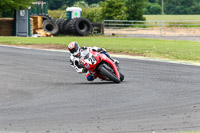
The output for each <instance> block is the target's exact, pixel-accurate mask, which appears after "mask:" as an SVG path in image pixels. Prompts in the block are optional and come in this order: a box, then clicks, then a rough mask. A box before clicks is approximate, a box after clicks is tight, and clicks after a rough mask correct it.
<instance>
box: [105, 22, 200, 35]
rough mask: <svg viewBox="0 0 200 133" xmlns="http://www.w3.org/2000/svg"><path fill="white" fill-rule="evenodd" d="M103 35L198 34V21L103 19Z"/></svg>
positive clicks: (199, 27)
mask: <svg viewBox="0 0 200 133" xmlns="http://www.w3.org/2000/svg"><path fill="white" fill-rule="evenodd" d="M103 26H104V34H105V35H113V34H114V35H126V36H194V37H195V36H196V37H199V36H200V21H128V20H104V21H103Z"/></svg>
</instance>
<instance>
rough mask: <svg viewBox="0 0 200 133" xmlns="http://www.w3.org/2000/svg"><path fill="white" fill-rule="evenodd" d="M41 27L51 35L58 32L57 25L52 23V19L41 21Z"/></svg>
mask: <svg viewBox="0 0 200 133" xmlns="http://www.w3.org/2000/svg"><path fill="white" fill-rule="evenodd" d="M43 29H44V30H45V31H47V32H49V33H51V34H52V35H56V34H57V33H58V30H59V29H58V25H57V24H56V23H54V22H53V21H52V20H45V21H44V22H43Z"/></svg>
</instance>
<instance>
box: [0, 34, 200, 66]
mask: <svg viewBox="0 0 200 133" xmlns="http://www.w3.org/2000/svg"><path fill="white" fill-rule="evenodd" d="M71 41H77V42H78V43H79V44H80V46H97V47H103V48H105V49H106V50H107V51H108V52H115V53H121V54H131V55H142V56H146V57H159V58H166V59H177V60H185V61H194V62H200V52H199V51H200V42H195V41H180V40H158V39H141V38H113V37H71V36H65V37H53V38H42V37H41V38H30V37H0V43H1V44H8V45H45V44H48V45H60V46H64V47H67V45H68V43H70V42H71Z"/></svg>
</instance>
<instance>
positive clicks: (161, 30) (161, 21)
mask: <svg viewBox="0 0 200 133" xmlns="http://www.w3.org/2000/svg"><path fill="white" fill-rule="evenodd" d="M160 36H162V21H160Z"/></svg>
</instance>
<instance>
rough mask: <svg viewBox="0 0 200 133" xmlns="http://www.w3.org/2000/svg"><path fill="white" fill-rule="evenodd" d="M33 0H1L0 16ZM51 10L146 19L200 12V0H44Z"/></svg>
mask: <svg viewBox="0 0 200 133" xmlns="http://www.w3.org/2000/svg"><path fill="white" fill-rule="evenodd" d="M32 1H41V0H15V1H13V0H0V17H9V16H12V15H13V11H14V10H16V9H22V8H27V5H29V6H30V5H31V2H32ZM43 1H45V2H48V5H49V9H50V10H57V9H60V10H64V9H66V8H67V7H71V6H80V7H82V8H94V7H98V8H101V17H102V19H135V20H144V18H143V17H142V15H143V14H152V15H153V14H170V15H173V14H179V15H180V14H199V13H200V0H43Z"/></svg>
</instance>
